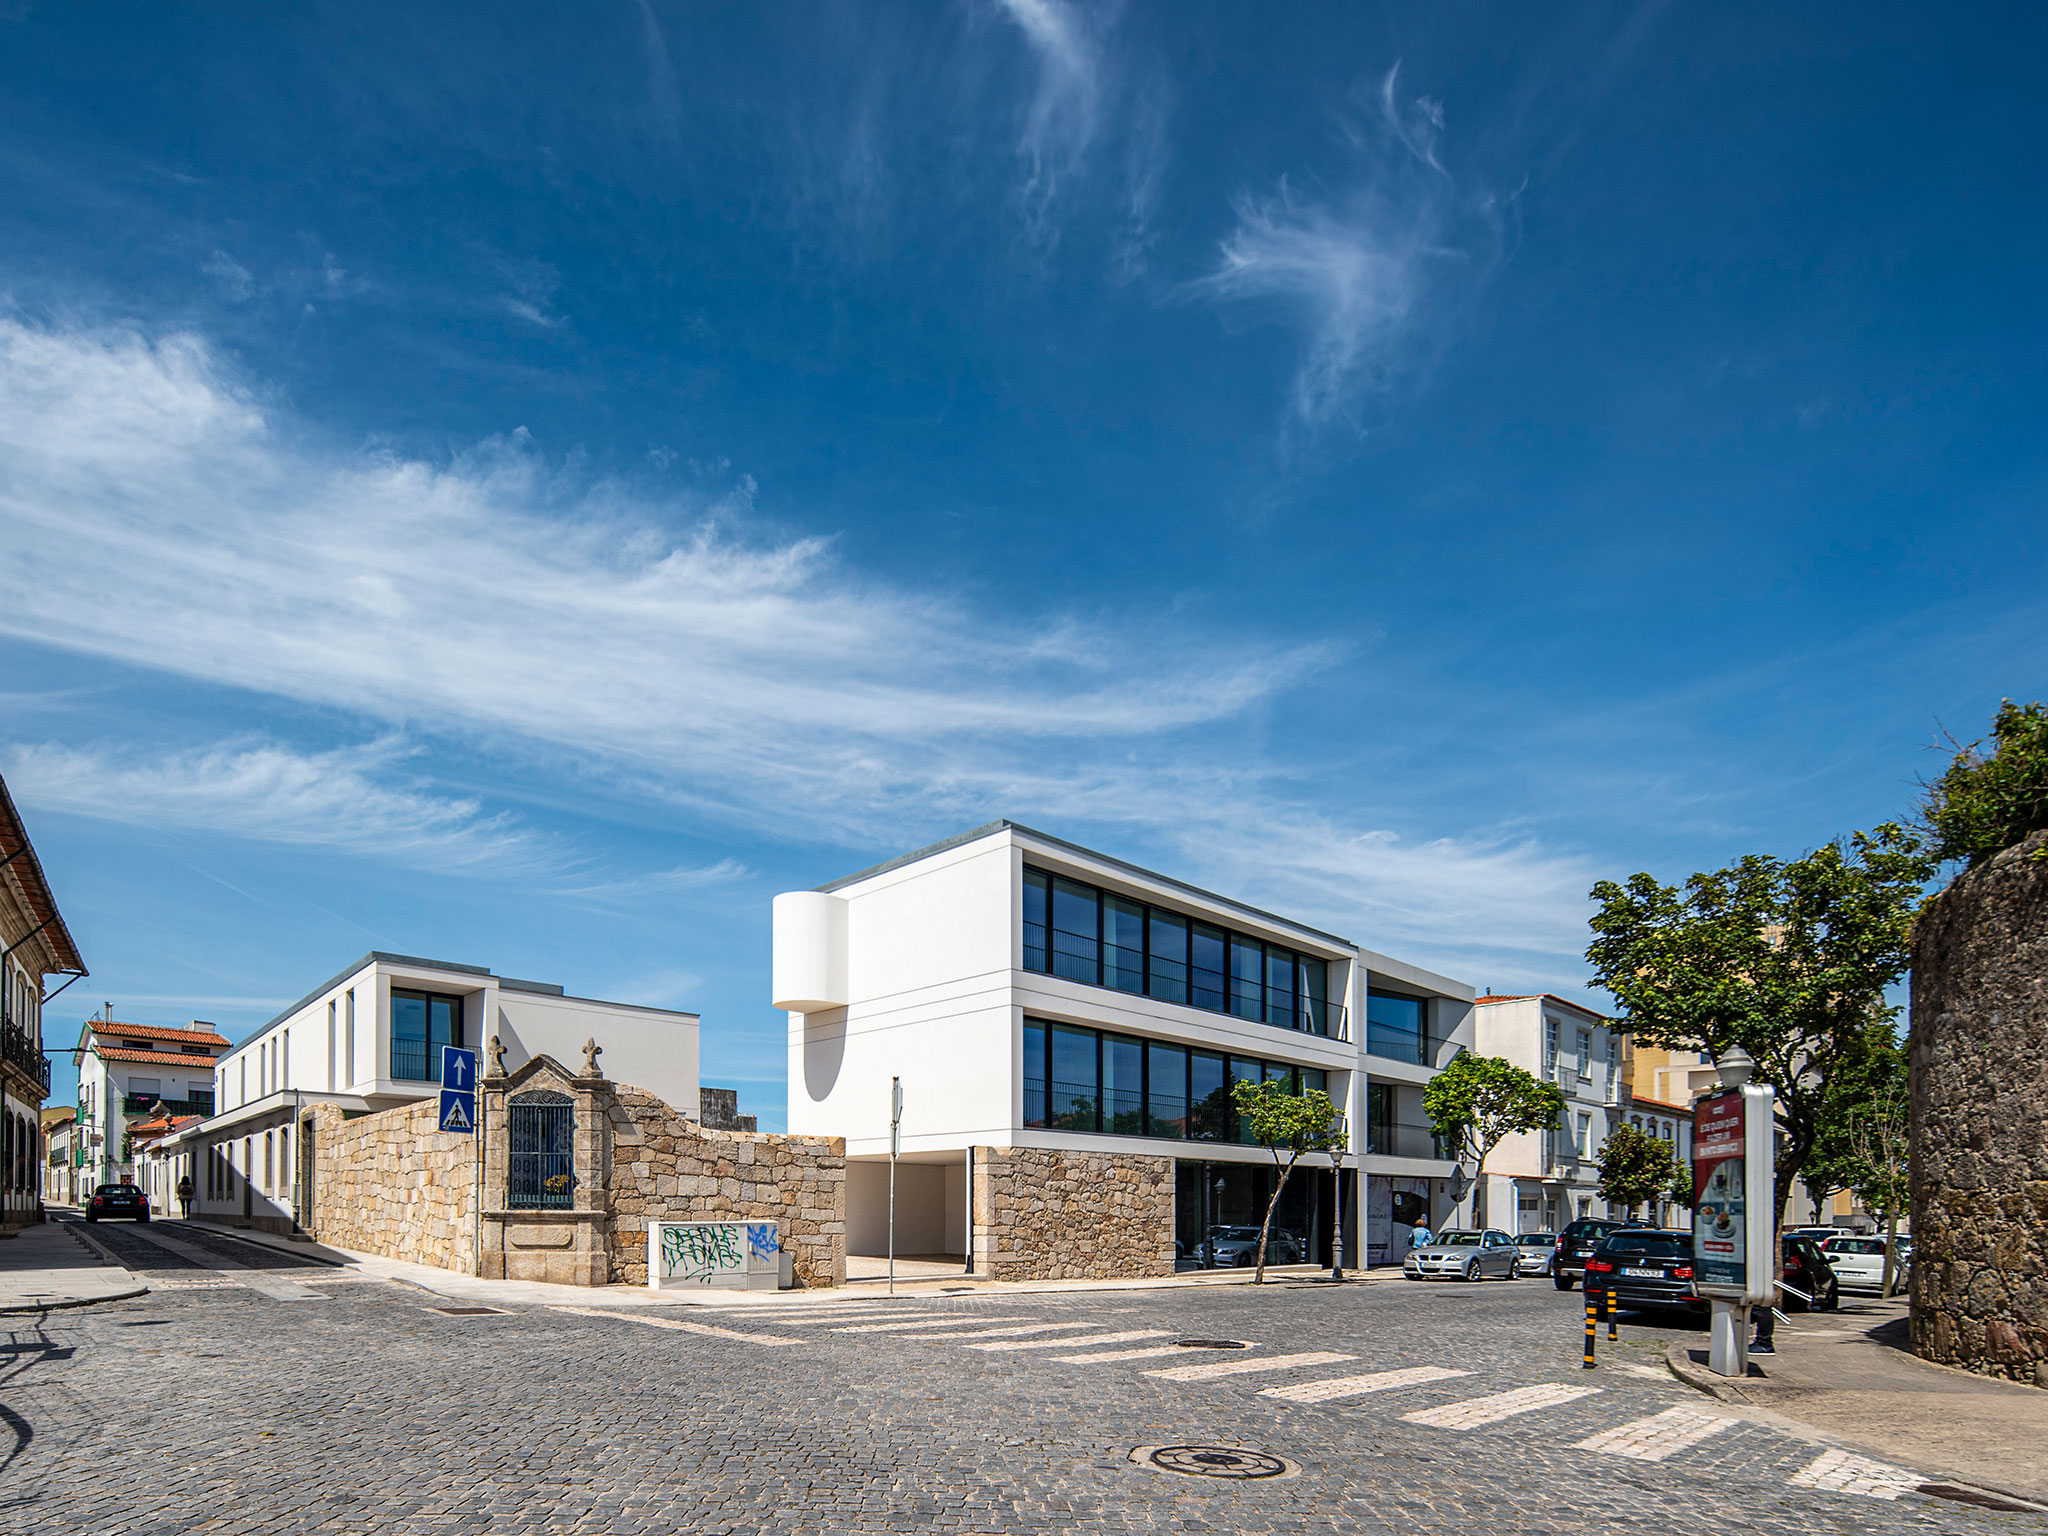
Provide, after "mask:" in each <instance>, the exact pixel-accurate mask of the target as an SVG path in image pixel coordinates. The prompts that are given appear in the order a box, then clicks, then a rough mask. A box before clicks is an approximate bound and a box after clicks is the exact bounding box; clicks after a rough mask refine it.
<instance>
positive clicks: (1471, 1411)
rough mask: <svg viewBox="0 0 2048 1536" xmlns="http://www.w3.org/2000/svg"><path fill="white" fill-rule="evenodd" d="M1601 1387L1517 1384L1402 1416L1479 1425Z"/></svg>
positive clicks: (1441, 1425) (1449, 1425)
mask: <svg viewBox="0 0 2048 1536" xmlns="http://www.w3.org/2000/svg"><path fill="white" fill-rule="evenodd" d="M1599 1390H1600V1389H1599V1388H1598V1387H1565V1386H1559V1385H1558V1384H1556V1383H1555V1382H1550V1383H1546V1384H1545V1385H1543V1386H1540V1387H1516V1388H1515V1389H1514V1390H1513V1391H1512V1392H1496V1393H1494V1394H1493V1395H1492V1396H1491V1397H1471V1398H1467V1399H1466V1400H1465V1401H1464V1402H1462V1403H1445V1404H1444V1405H1443V1406H1442V1407H1440V1408H1418V1409H1417V1410H1416V1411H1415V1412H1413V1413H1404V1414H1402V1415H1401V1417H1402V1418H1404V1419H1406V1420H1408V1421H1409V1422H1410V1423H1412V1424H1428V1425H1430V1426H1432V1427H1434V1428H1436V1429H1477V1428H1479V1427H1480V1426H1481V1425H1483V1424H1498V1423H1499V1422H1500V1421H1501V1420H1502V1419H1512V1418H1513V1417H1514V1416H1515V1415H1516V1414H1518V1413H1533V1412H1535V1411H1536V1410H1537V1409H1539V1408H1555V1407H1557V1406H1558V1405H1559V1404H1560V1403H1569V1402H1571V1401H1572V1400H1573V1399H1574V1398H1580V1397H1591V1396H1592V1395H1593V1394H1594V1393H1595V1392H1598V1391H1599Z"/></svg>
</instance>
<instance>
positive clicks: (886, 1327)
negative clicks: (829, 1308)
mask: <svg viewBox="0 0 2048 1536" xmlns="http://www.w3.org/2000/svg"><path fill="white" fill-rule="evenodd" d="M1010 1321H1011V1319H1010V1318H1007V1317H920V1318H918V1319H917V1320H916V1321H915V1322H910V1323H902V1322H897V1323H856V1324H855V1325H854V1326H852V1327H850V1328H835V1329H833V1330H832V1331H833V1332H834V1333H908V1332H909V1331H910V1330H911V1329H913V1328H972V1327H973V1326H974V1325H975V1324H976V1323H1007V1322H1010Z"/></svg>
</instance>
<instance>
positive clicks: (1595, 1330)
mask: <svg viewBox="0 0 2048 1536" xmlns="http://www.w3.org/2000/svg"><path fill="white" fill-rule="evenodd" d="M1599 1336H1600V1298H1599V1297H1598V1296H1596V1295H1594V1294H1593V1293H1592V1292H1591V1291H1588V1292H1586V1358H1585V1361H1584V1367H1585V1369H1587V1370H1589V1371H1590V1370H1592V1369H1593V1345H1594V1342H1595V1340H1597V1339H1598V1338H1599Z"/></svg>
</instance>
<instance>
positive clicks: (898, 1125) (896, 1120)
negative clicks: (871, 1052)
mask: <svg viewBox="0 0 2048 1536" xmlns="http://www.w3.org/2000/svg"><path fill="white" fill-rule="evenodd" d="M902 1149H903V1079H902V1078H900V1077H892V1078H890V1079H889V1294H890V1295H891V1296H894V1295H895V1294H896V1154H897V1153H898V1152H900V1151H901V1150H902Z"/></svg>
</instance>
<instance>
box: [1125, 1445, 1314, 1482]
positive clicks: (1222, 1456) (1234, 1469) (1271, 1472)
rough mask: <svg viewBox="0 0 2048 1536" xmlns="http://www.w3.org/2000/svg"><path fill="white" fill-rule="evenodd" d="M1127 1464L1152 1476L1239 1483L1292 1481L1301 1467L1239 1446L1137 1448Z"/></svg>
mask: <svg viewBox="0 0 2048 1536" xmlns="http://www.w3.org/2000/svg"><path fill="white" fill-rule="evenodd" d="M1131 1460H1132V1461H1135V1462H1136V1463H1138V1465H1139V1466H1142V1467H1150V1468H1152V1469H1153V1470H1154V1471H1156V1472H1174V1473H1178V1474H1179V1475H1180V1476H1182V1477H1222V1478H1230V1479H1233V1480H1235V1481H1239V1482H1246V1481H1255V1480H1257V1479H1260V1478H1268V1477H1292V1476H1294V1474H1295V1473H1297V1472H1299V1471H1300V1470H1301V1467H1300V1466H1299V1465H1298V1464H1297V1463H1295V1462H1292V1461H1289V1460H1288V1459H1287V1458H1286V1457H1285V1456H1275V1455H1273V1454H1272V1453H1271V1452H1268V1451H1257V1450H1253V1449H1251V1448H1250V1447H1249V1446H1242V1445H1141V1446H1139V1447H1138V1448H1137V1449H1136V1450H1135V1451H1132V1452H1131Z"/></svg>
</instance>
